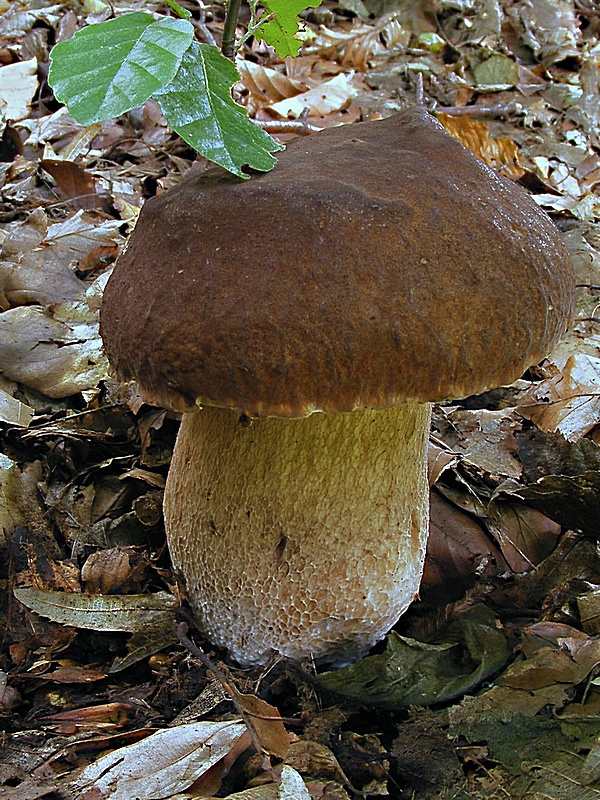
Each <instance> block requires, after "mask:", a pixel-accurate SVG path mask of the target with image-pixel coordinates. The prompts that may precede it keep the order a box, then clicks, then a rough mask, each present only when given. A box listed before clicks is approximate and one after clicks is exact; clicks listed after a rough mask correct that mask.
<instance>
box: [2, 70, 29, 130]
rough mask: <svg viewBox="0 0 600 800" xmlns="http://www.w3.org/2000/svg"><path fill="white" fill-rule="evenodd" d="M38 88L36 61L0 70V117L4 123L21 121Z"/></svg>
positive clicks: (26, 113)
mask: <svg viewBox="0 0 600 800" xmlns="http://www.w3.org/2000/svg"><path fill="white" fill-rule="evenodd" d="M37 88H38V79H37V59H36V58H31V59H30V60H29V61H18V62H17V63H16V64H9V65H8V66H7V67H2V68H1V69H0V115H1V117H2V119H3V120H5V121H15V120H19V119H23V117H26V116H27V115H28V114H29V110H30V109H29V106H30V103H31V101H32V100H33V96H34V94H35V93H36V91H37Z"/></svg>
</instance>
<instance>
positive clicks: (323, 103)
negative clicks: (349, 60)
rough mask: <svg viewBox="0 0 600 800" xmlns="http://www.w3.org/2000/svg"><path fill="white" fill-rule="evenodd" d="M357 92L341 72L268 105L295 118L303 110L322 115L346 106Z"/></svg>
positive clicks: (273, 109) (276, 111)
mask: <svg viewBox="0 0 600 800" xmlns="http://www.w3.org/2000/svg"><path fill="white" fill-rule="evenodd" d="M350 77H351V76H350ZM357 94H358V92H357V90H356V89H355V88H354V86H352V84H351V83H350V80H349V79H348V76H347V75H345V74H344V73H341V74H340V75H336V76H335V78H331V80H328V81H325V83H322V84H321V85H320V86H317V87H315V88H314V89H309V90H308V91H307V92H303V93H302V94H297V95H296V96H295V97H290V98H288V99H286V100H281V101H280V102H279V103H274V104H273V105H272V106H270V110H271V111H274V112H275V113H276V114H279V116H281V117H292V118H297V117H299V116H300V115H301V114H303V113H305V112H308V114H309V115H311V116H322V117H324V116H326V115H327V114H331V113H332V112H334V111H341V110H342V109H343V108H347V107H348V106H349V105H350V102H351V100H352V99H353V98H354V97H356V95H357Z"/></svg>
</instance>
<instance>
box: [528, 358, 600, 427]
mask: <svg viewBox="0 0 600 800" xmlns="http://www.w3.org/2000/svg"><path fill="white" fill-rule="evenodd" d="M518 410H519V413H520V414H522V415H523V416H524V417H525V418H526V419H530V420H531V421H532V422H533V423H535V424H536V425H537V426H538V427H539V428H541V429H542V430H543V431H557V432H558V433H561V434H562V435H563V436H564V437H565V439H568V440H569V441H577V440H578V439H580V438H581V437H582V436H585V435H586V434H587V433H589V432H590V431H591V430H592V428H594V427H595V426H596V425H597V424H598V420H599V419H600V358H596V357H594V356H590V355H588V354H587V353H577V352H576V353H574V354H573V355H571V356H570V357H569V358H568V359H567V362H566V364H565V365H564V367H563V369H562V370H561V371H560V372H559V371H557V372H556V374H555V375H553V376H552V377H551V378H548V379H546V380H544V381H541V383H539V384H536V385H534V386H533V387H532V388H531V390H530V391H529V392H527V393H526V394H525V395H524V396H523V397H522V398H521V400H520V402H519V406H518Z"/></svg>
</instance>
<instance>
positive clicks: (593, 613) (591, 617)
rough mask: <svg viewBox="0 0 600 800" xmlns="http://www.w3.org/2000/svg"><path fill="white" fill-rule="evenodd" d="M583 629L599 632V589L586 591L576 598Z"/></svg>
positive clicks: (589, 631) (588, 631)
mask: <svg viewBox="0 0 600 800" xmlns="http://www.w3.org/2000/svg"><path fill="white" fill-rule="evenodd" d="M577 605H578V607H579V613H580V615H581V624H582V626H583V630H584V631H586V632H587V633H600V589H595V590H594V591H593V592H587V593H586V594H582V595H581V596H580V597H578V598H577Z"/></svg>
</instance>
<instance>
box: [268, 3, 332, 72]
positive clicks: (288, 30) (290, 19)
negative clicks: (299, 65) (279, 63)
mask: <svg viewBox="0 0 600 800" xmlns="http://www.w3.org/2000/svg"><path fill="white" fill-rule="evenodd" d="M320 4H321V0H315V1H314V2H309V3H307V2H305V0H261V6H263V7H264V9H265V11H266V12H267V14H275V18H274V19H272V20H270V21H269V22H266V23H265V24H264V25H262V26H261V27H260V28H259V29H258V30H257V31H256V34H255V35H256V37H257V39H262V40H264V41H265V42H266V43H267V44H270V45H271V47H274V48H275V50H277V55H278V56H280V57H281V58H285V57H286V56H297V55H298V51H299V50H300V46H301V45H302V41H301V40H300V39H299V38H298V32H299V31H300V19H299V17H298V14H300V12H301V11H304V10H305V9H306V8H314V7H315V6H318V5H320Z"/></svg>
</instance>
